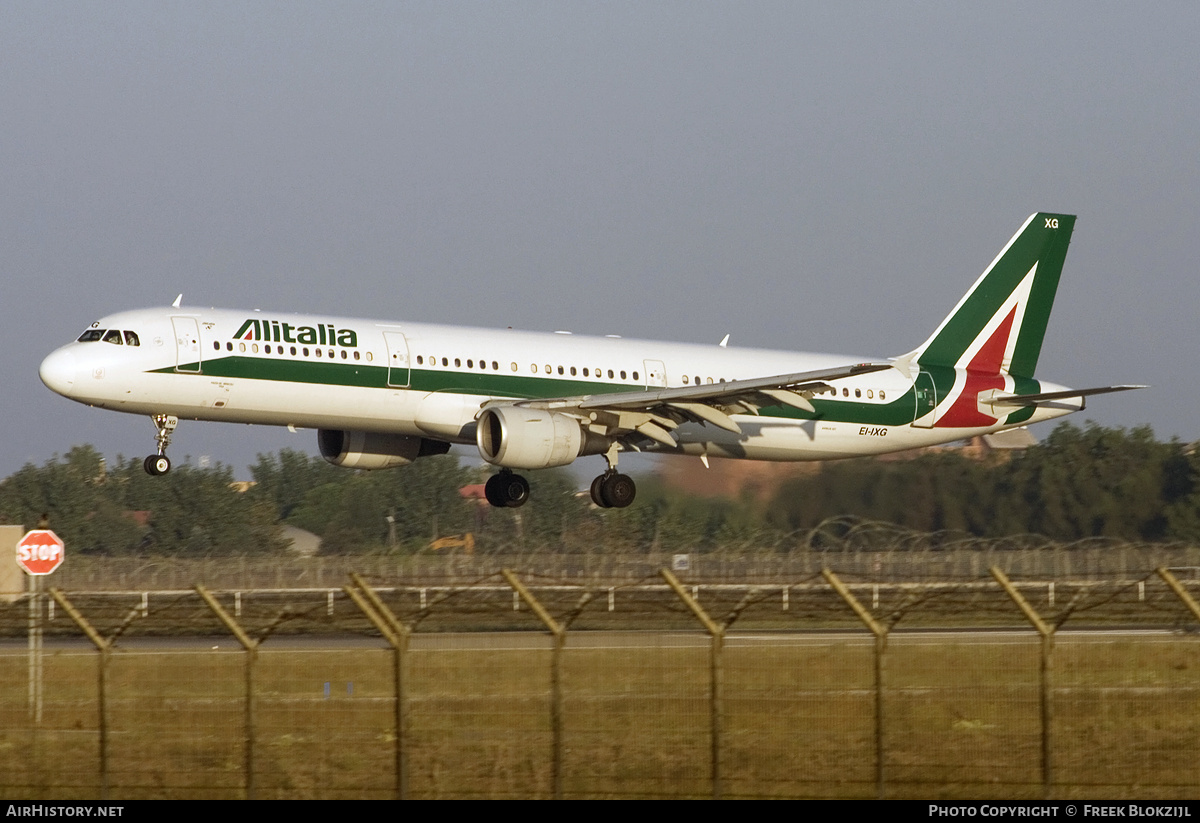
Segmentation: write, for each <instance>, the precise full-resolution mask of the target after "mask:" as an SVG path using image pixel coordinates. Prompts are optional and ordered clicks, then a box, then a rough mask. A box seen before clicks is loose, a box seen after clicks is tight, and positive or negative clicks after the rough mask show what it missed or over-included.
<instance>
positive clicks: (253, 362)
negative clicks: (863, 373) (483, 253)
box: [150, 355, 954, 426]
mask: <svg viewBox="0 0 1200 823" xmlns="http://www.w3.org/2000/svg"><path fill="white" fill-rule="evenodd" d="M392 371H393V375H395V374H397V373H402V372H403V371H405V370H403V369H401V370H392ZM407 371H408V381H409V382H408V385H406V386H400V385H389V384H388V372H389V369H388V367H386V366H376V365H366V364H364V363H361V362H358V363H338V362H324V363H318V362H313V361H308V360H290V359H282V358H281V359H267V358H264V357H242V356H239V355H227V356H224V357H214V358H213V359H210V360H205V361H204V362H203V364H200V363H185V364H181V365H180V366H179V367H178V368H176V367H174V366H168V367H166V368H162V369H153V370H152V371H151V372H150V373H151V374H178V375H180V376H187V377H209V378H211V377H229V378H240V379H245V380H269V381H274V382H284V383H306V384H309V385H319V386H345V387H354V388H366V389H391V390H393V391H416V392H422V393H431V392H447V393H455V394H469V395H478V396H481V397H512V398H516V399H521V400H537V399H549V398H555V397H576V396H579V395H603V394H612V393H615V392H628V391H631V390H637V389H639V388H644V386H641V385H638V384H630V383H608V382H597V381H593V380H578V379H571V378H567V377H555V376H546V377H530V376H524V375H519V374H511V375H510V374H501V373H497V372H463V371H446V370H441V369H416V368H415V369H408V370H407ZM934 371H935V372H938V373H937V374H935V375H934V381H935V385H936V387H937V392H938V396H939V397H942V396H944V393H945V392H948V391H949V390H950V388H951V386H952V385H953V383H954V374H953V370H952V369H949V370H944V369H935V370H934ZM941 372H948V373H946V374H942V373H941ZM947 381H948V382H947ZM812 404H813V406H814V407H815V408H816V414H810V413H809V412H806V411H804V410H803V409H796V408H793V407H791V406H769V407H764V408H762V409H761V410H760V414H761V415H762V416H763V417H774V418H784V419H789V420H813V419H816V420H829V421H832V422H841V423H861V424H864V425H873V426H903V425H907V424H909V423H911V422H912V421H913V410H914V408H915V398H914V393H913V390H912V389H909V390H908V391H906V392H905V393H904V394H903V395H901V396H900V397H897V398H896V399H894V400H890V401H889V402H887V403H861V402H854V401H852V400H828V399H826V400H823V399H821V397H820V396H818V397H814V398H813V399H812Z"/></svg>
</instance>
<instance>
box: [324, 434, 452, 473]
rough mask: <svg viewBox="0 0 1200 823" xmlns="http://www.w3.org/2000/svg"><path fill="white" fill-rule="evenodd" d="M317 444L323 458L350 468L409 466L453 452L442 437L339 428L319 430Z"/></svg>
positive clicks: (336, 464)
mask: <svg viewBox="0 0 1200 823" xmlns="http://www.w3.org/2000/svg"><path fill="white" fill-rule="evenodd" d="M317 445H318V446H319V447H320V449H321V456H322V457H324V458H325V459H326V460H328V461H329V462H330V463H332V464H333V465H335V466H344V467H345V468H348V469H390V468H392V467H393V466H407V465H408V464H409V463H411V462H413V461H414V460H416V459H417V458H418V457H427V456H429V455H431V454H445V453H446V452H448V451H450V444H449V443H444V442H442V441H441V440H430V439H428V438H425V437H412V436H410V435H404V434H382V433H379V432H357V431H341V430H338V429H318V430H317Z"/></svg>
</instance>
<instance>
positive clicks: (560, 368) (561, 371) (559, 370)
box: [558, 366, 563, 374]
mask: <svg viewBox="0 0 1200 823" xmlns="http://www.w3.org/2000/svg"><path fill="white" fill-rule="evenodd" d="M558 373H559V374H562V373H563V367H562V366H559V367H558Z"/></svg>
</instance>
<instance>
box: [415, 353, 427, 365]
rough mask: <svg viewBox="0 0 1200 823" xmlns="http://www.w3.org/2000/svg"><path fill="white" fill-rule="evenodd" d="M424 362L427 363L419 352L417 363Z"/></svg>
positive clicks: (421, 363)
mask: <svg viewBox="0 0 1200 823" xmlns="http://www.w3.org/2000/svg"><path fill="white" fill-rule="evenodd" d="M424 364H425V359H424V358H423V357H421V355H419V354H418V355H417V365H418V366H422V365H424Z"/></svg>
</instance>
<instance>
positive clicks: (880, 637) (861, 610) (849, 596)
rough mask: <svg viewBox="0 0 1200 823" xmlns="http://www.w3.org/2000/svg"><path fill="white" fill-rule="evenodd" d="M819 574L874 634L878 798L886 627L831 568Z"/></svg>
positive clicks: (881, 789) (879, 794) (881, 780)
mask: <svg viewBox="0 0 1200 823" xmlns="http://www.w3.org/2000/svg"><path fill="white" fill-rule="evenodd" d="M821 575H822V576H823V577H824V578H825V581H826V582H827V583H829V585H830V586H831V587H832V588H833V590H834V591H835V592H837V593H838V596H840V597H841V598H842V600H844V601H845V602H846V605H848V606H849V607H850V608H851V609H852V610H853V611H854V613H855V614H856V615H858V619H859V620H861V621H862V622H863V625H865V626H866V627H867V628H868V629H870V631H871V634H872V635H874V636H875V795H876V797H878V798H879V799H880V800H883V799H884V796H885V794H886V791H885V787H886V784H885V783H884V771H883V654H884V652H885V651H887V638H888V630H887V627H886V626H884V625H883V624H882V623H880V622H879V621H877V620H876V619H875V618H873V617H872V616H871V612H870V611H868V610H867V608H866V607H865V606H863V604H862V603H859V602H858V598H857V597H855V596H854V594H853V592H851V591H850V589H848V588H847V587H846V584H845V583H843V582H842V581H841V580H840V579H839V578H838V576H837V575H836V574H834V573H833V571H832V570H831V569H828V568H826V569H822V570H821Z"/></svg>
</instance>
